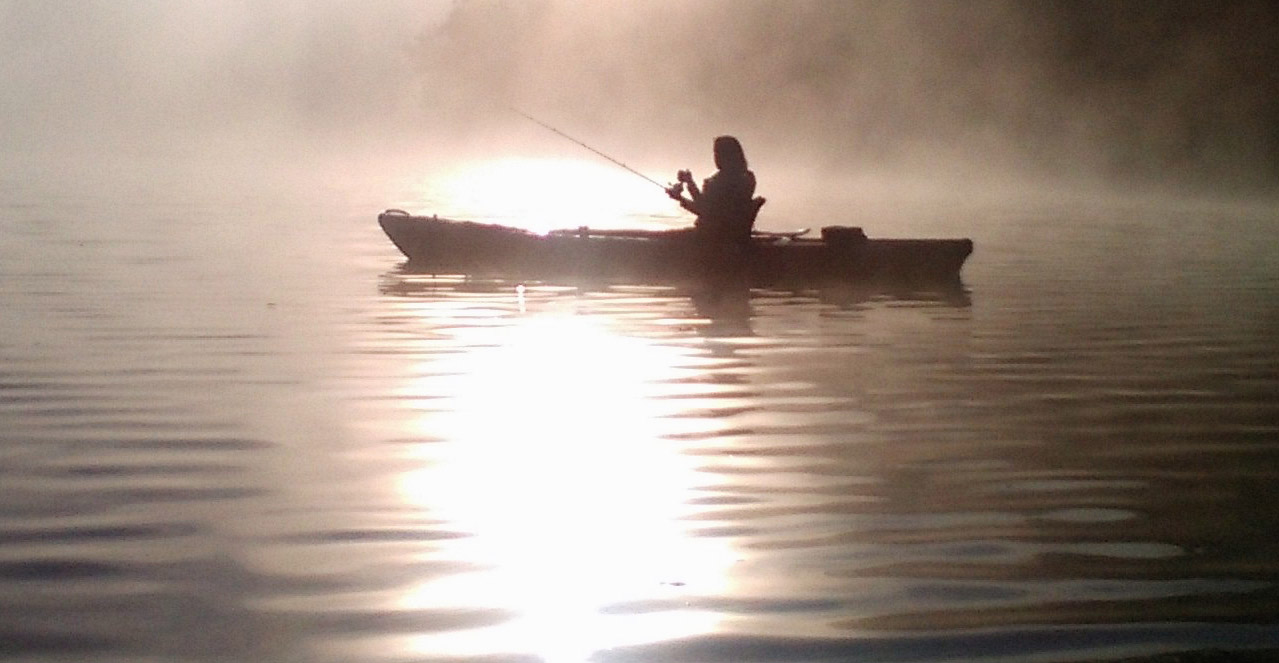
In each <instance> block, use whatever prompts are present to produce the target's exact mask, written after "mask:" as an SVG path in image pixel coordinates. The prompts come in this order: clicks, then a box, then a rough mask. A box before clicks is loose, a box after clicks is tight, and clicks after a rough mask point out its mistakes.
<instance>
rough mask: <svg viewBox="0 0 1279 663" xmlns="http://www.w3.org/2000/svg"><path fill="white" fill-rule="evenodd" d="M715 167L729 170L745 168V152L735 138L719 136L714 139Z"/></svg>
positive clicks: (742, 169)
mask: <svg viewBox="0 0 1279 663" xmlns="http://www.w3.org/2000/svg"><path fill="white" fill-rule="evenodd" d="M715 167H716V168H718V169H720V170H729V171H744V170H746V152H744V151H743V150H742V144H741V143H739V142H738V141H737V139H736V138H733V137H732V136H719V137H717V138H716V139H715Z"/></svg>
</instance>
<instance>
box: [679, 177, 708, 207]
mask: <svg viewBox="0 0 1279 663" xmlns="http://www.w3.org/2000/svg"><path fill="white" fill-rule="evenodd" d="M678 177H679V181H680V182H682V183H684V185H686V186H687V187H688V195H689V197H690V198H692V199H693V200H694V201H696V200H697V199H698V198H701V197H702V190H701V189H699V188H697V180H694V179H693V171H691V170H681V171H679V175H678Z"/></svg>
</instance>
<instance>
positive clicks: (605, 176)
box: [429, 157, 691, 233]
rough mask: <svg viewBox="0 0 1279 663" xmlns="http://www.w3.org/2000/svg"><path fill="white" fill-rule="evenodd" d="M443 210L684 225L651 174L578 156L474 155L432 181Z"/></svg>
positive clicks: (504, 217) (604, 224) (558, 223)
mask: <svg viewBox="0 0 1279 663" xmlns="http://www.w3.org/2000/svg"><path fill="white" fill-rule="evenodd" d="M430 186H431V192H430V193H432V194H434V195H432V196H429V198H437V199H438V201H439V203H440V204H442V205H443V206H444V207H443V208H441V209H439V210H433V211H434V212H436V213H439V214H440V215H441V216H448V217H451V218H459V219H465V220H473V221H489V222H496V223H502V224H507V225H514V226H518V227H521V228H526V229H528V230H532V231H534V232H541V233H545V232H547V231H549V230H554V229H557V228H576V227H578V226H590V227H593V228H616V227H622V226H631V227H650V228H661V227H670V226H671V225H672V224H674V225H680V224H684V225H687V224H689V223H691V219H688V218H684V216H683V215H682V213H681V212H680V211H679V208H678V207H677V206H676V205H675V203H674V202H673V201H671V200H670V199H669V198H667V197H666V195H665V194H664V193H662V191H660V190H659V189H658V188H657V187H656V186H654V185H653V184H652V183H650V182H645V181H644V180H642V179H640V178H639V177H636V176H635V175H634V174H631V173H627V172H626V171H624V170H622V169H620V168H618V167H616V166H611V165H608V164H598V163H593V162H590V161H583V160H578V159H534V158H526V157H510V158H505V159H496V160H491V161H482V162H476V163H471V164H469V165H466V166H462V167H459V168H458V169H457V170H454V171H453V172H452V173H451V174H450V175H449V176H446V177H444V178H441V179H439V180H433V181H432V182H431V185H430Z"/></svg>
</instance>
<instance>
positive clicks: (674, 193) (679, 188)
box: [666, 170, 702, 216]
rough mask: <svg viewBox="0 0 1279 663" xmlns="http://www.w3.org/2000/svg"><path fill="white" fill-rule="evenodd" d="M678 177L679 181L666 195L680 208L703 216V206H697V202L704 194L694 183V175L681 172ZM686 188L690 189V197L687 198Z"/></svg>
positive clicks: (688, 172)
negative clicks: (685, 195) (685, 194)
mask: <svg viewBox="0 0 1279 663" xmlns="http://www.w3.org/2000/svg"><path fill="white" fill-rule="evenodd" d="M676 177H677V179H678V180H679V181H678V182H677V183H675V184H674V185H672V186H671V187H670V188H668V189H667V190H666V195H668V196H670V197H671V199H672V200H674V201H675V202H678V203H679V206H680V207H683V208H684V209H686V210H688V211H690V212H692V213H693V214H696V215H698V216H701V214H702V212H701V209H700V207H701V206H700V205H698V204H697V201H698V199H699V198H701V197H702V192H701V191H700V190H699V189H698V188H697V184H696V183H694V182H693V173H692V172H691V171H687V170H681V171H679V174H678V175H677V176H676ZM685 186H687V187H688V193H689V197H687V198H686V197H684V187H685Z"/></svg>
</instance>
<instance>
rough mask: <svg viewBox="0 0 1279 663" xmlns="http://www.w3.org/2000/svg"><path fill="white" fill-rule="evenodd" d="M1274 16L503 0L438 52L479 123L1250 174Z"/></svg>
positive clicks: (465, 115)
mask: <svg viewBox="0 0 1279 663" xmlns="http://www.w3.org/2000/svg"><path fill="white" fill-rule="evenodd" d="M1276 28H1279V6H1276V5H1273V4H1272V3H1266V2H1223V3H1197V2H1164V1H1132V0H1128V1H1123V2H1105V1H1093V0H1087V1H1082V2H1067V1H1038V0H1036V1H1029V0H1027V1H1018V0H977V1H973V2H964V3H936V2H892V3H887V2H871V1H860V2H859V1H855V0H854V1H847V2H844V1H841V2H826V1H814V0H800V1H796V2H786V3H777V2H770V1H768V0H692V1H682V2H648V3H643V4H640V5H634V4H631V5H625V6H624V7H623V6H621V5H620V4H618V3H590V4H584V3H574V2H569V1H567V0H562V1H561V0H537V1H533V2H502V1H488V2H464V3H459V4H458V5H457V6H456V7H455V9H454V10H453V12H452V13H451V14H450V16H449V18H448V20H447V21H446V22H445V23H444V24H443V25H442V26H440V27H439V28H438V29H436V30H433V31H431V32H430V33H429V34H428V36H427V38H425V39H423V41H422V44H421V48H420V55H419V62H420V67H421V69H422V71H423V79H424V84H425V85H426V86H427V90H428V92H427V94H428V96H430V97H431V98H432V99H433V101H434V103H435V104H437V107H438V108H439V109H440V112H441V121H442V122H444V123H453V124H455V126H461V127H467V126H469V125H470V124H477V123H479V124H481V125H482V126H481V128H480V129H479V130H478V131H477V133H482V132H483V131H484V130H487V127H489V126H491V125H488V124H486V123H487V122H490V121H496V119H497V116H500V114H501V113H500V107H501V105H502V104H505V103H513V104H518V105H520V106H521V107H524V108H529V109H531V110H532V112H535V113H539V114H542V115H544V116H545V117H548V118H554V119H555V120H556V121H558V122H561V123H563V124H564V125H566V126H570V127H574V128H575V129H577V130H579V131H581V132H583V133H585V134H587V135H591V136H597V137H601V138H603V139H606V140H607V141H609V142H610V143H611V144H616V145H619V146H624V147H625V149H627V150H628V151H631V152H641V151H643V150H645V149H650V150H662V149H670V146H672V145H693V146H695V147H696V149H698V150H702V149H705V148H704V144H705V143H707V142H708V141H709V137H711V136H714V135H716V134H720V133H734V134H737V135H739V136H741V137H742V138H743V140H744V142H745V143H746V145H747V146H748V152H750V153H751V154H752V155H761V154H762V155H765V156H766V157H768V158H775V159H785V160H787V161H806V162H808V163H810V164H817V165H820V166H822V167H827V168H830V169H834V170H840V169H848V168H853V169H865V170H884V171H890V172H928V171H939V172H945V171H955V170H966V171H968V172H970V173H979V174H980V173H986V172H989V173H992V174H994V173H1001V172H1004V173H1006V172H1010V171H1012V172H1017V173H1019V174H1022V175H1031V176H1033V177H1044V178H1050V179H1051V178H1070V179H1083V180H1088V179H1094V180H1099V181H1107V182H1112V183H1114V182H1116V181H1121V182H1162V183H1167V184H1173V185H1177V186H1180V185H1183V184H1189V185H1198V186H1202V187H1206V188H1212V187H1222V188H1227V189H1252V188H1265V187H1267V186H1269V185H1270V184H1271V183H1273V182H1275V181H1277V180H1279V83H1277V81H1279V79H1277V78H1276V77H1275V76H1274V75H1273V73H1272V71H1271V70H1270V63H1271V62H1274V61H1279V58H1277V57H1276V56H1279V29H1276Z"/></svg>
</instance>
